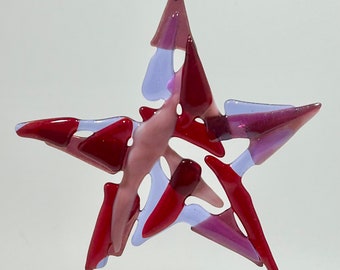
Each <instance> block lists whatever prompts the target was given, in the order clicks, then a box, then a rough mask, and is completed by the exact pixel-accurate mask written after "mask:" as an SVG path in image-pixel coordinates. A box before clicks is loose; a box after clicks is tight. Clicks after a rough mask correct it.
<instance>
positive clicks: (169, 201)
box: [142, 159, 201, 238]
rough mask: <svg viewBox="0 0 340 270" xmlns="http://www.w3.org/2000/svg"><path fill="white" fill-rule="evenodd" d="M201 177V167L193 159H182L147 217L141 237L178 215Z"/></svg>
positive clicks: (163, 227) (152, 232)
mask: <svg viewBox="0 0 340 270" xmlns="http://www.w3.org/2000/svg"><path fill="white" fill-rule="evenodd" d="M200 177H201V167H200V166H199V165H198V164H197V163H196V162H194V161H192V160H189V159H183V160H182V161H181V163H180V164H179V165H178V167H177V169H176V170H175V172H174V173H173V175H172V177H171V180H170V182H169V185H168V186H167V188H166V190H165V191H164V194H163V195H162V197H161V199H160V200H159V202H158V204H157V205H156V207H155V209H154V210H153V212H152V213H151V215H150V217H149V218H148V219H147V221H146V223H145V226H144V228H143V232H142V234H143V237H145V238H147V237H151V236H153V235H155V234H156V233H159V232H161V231H162V230H164V229H165V228H167V227H168V226H170V225H171V224H172V223H173V222H174V221H175V220H176V219H177V217H178V216H179V214H180V213H181V211H182V209H183V207H184V201H185V199H186V198H187V197H188V196H190V195H191V193H192V192H193V191H194V189H195V188H196V186H197V184H198V182H199V181H200Z"/></svg>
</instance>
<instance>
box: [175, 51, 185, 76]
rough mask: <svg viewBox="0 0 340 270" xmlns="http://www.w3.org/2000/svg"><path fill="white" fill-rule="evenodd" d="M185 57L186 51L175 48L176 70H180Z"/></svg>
mask: <svg viewBox="0 0 340 270" xmlns="http://www.w3.org/2000/svg"><path fill="white" fill-rule="evenodd" d="M184 58H185V52H184V51H182V50H175V51H174V70H175V71H177V70H179V69H180V68H181V67H182V65H183V63H184Z"/></svg>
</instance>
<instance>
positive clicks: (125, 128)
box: [78, 118, 133, 172]
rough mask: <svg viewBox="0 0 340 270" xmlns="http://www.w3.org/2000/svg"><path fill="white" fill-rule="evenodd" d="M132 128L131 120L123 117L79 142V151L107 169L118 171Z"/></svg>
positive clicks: (123, 158) (122, 161)
mask: <svg viewBox="0 0 340 270" xmlns="http://www.w3.org/2000/svg"><path fill="white" fill-rule="evenodd" d="M132 128H133V123H132V121H131V120H130V119H128V118H124V119H122V120H120V121H118V122H116V123H114V124H113V125H110V126H108V127H106V128H104V129H102V130H101V131H100V132H95V133H94V134H93V135H91V136H90V137H88V138H87V139H86V140H84V141H83V142H81V143H80V144H79V146H78V148H79V151H80V152H82V153H83V154H84V155H86V156H87V157H89V158H90V159H92V160H93V161H97V162H98V161H99V162H100V163H101V164H102V165H103V166H105V167H107V168H108V169H109V170H111V171H113V172H118V171H120V170H121V169H122V166H123V163H124V160H125V156H126V152H127V150H128V145H127V144H128V140H129V139H130V138H131V135H132Z"/></svg>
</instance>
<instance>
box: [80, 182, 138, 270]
mask: <svg viewBox="0 0 340 270" xmlns="http://www.w3.org/2000/svg"><path fill="white" fill-rule="evenodd" d="M118 188H119V185H117V184H113V183H106V184H105V186H104V201H103V203H102V206H101V209H100V211H99V214H98V218H97V222H96V226H95V228H94V231H93V234H92V239H91V243H90V246H89V250H88V253H87V259H86V266H85V269H86V270H92V269H96V268H97V265H98V263H99V262H100V261H101V260H102V259H104V258H105V257H107V256H108V255H115V256H120V255H121V254H122V253H123V249H124V247H125V245H126V240H127V238H128V236H129V234H130V231H131V228H132V225H133V223H134V222H135V220H136V218H137V214H138V213H139V197H137V198H136V200H135V202H134V206H133V209H132V211H131V214H130V221H129V223H130V224H128V226H127V228H126V232H125V241H124V245H123V248H122V249H121V250H120V251H119V252H118V253H112V252H110V247H111V245H112V240H111V217H112V209H113V204H114V200H115V197H116V194H117V191H118Z"/></svg>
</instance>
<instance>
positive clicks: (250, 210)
mask: <svg viewBox="0 0 340 270" xmlns="http://www.w3.org/2000/svg"><path fill="white" fill-rule="evenodd" d="M205 161H206V163H207V164H208V166H209V167H210V168H211V169H212V170H213V171H214V173H215V174H216V176H217V178H218V180H219V181H220V183H221V184H222V187H223V189H224V191H225V192H226V194H227V196H228V199H229V201H230V204H231V207H232V209H233V210H234V211H235V213H236V214H237V216H238V217H239V218H240V220H241V222H242V224H243V226H244V228H245V230H246V231H247V234H248V238H249V240H250V242H251V243H252V244H253V246H254V247H255V249H256V250H257V252H258V253H259V255H260V257H261V260H262V261H263V263H264V265H265V266H266V267H267V269H268V270H277V269H278V267H277V265H276V263H275V261H274V258H273V256H272V253H271V251H270V249H269V246H268V243H267V240H266V238H265V236H264V233H263V230H262V227H261V224H260V220H259V218H258V216H257V214H256V211H255V208H254V205H253V203H252V200H251V197H250V195H249V193H248V192H247V190H246V189H245V188H244V186H243V185H242V182H241V177H240V176H239V175H237V174H236V173H235V172H234V170H233V169H232V168H231V167H230V165H228V164H224V163H222V162H221V161H219V160H218V159H217V158H215V157H213V156H207V157H206V158H205Z"/></svg>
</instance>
